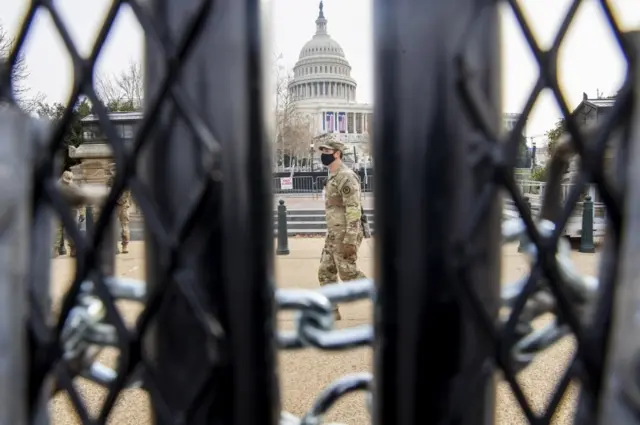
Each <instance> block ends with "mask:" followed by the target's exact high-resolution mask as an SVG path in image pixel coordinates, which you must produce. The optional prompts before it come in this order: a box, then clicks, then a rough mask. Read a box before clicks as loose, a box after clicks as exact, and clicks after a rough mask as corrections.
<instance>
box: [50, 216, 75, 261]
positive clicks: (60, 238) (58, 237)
mask: <svg viewBox="0 0 640 425" xmlns="http://www.w3.org/2000/svg"><path fill="white" fill-rule="evenodd" d="M79 214H80V211H79V210H76V209H72V210H71V216H72V217H73V218H74V220H75V221H76V222H77V220H78V215H79ZM55 226H56V231H55V235H54V237H53V250H54V252H56V253H57V252H58V248H59V247H60V245H62V244H64V240H65V239H66V240H67V243H68V244H69V254H70V255H75V253H76V243H75V242H74V241H73V239H72V238H70V237H69V236H68V234H65V233H67V232H65V231H64V230H63V226H62V223H61V222H60V220H57V223H56V225H55Z"/></svg>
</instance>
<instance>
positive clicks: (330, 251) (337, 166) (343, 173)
mask: <svg viewBox="0 0 640 425" xmlns="http://www.w3.org/2000/svg"><path fill="white" fill-rule="evenodd" d="M318 150H319V151H320V152H321V156H320V159H321V161H322V163H323V164H324V165H326V166H327V167H328V168H329V177H328V178H327V182H326V186H325V190H326V193H325V211H326V219H327V237H326V239H325V243H324V249H323V250H322V256H321V258H320V268H319V270H318V280H319V282H320V285H321V286H323V285H327V284H330V283H335V282H337V281H338V276H340V279H341V280H342V281H343V282H344V281H349V280H355V279H364V278H366V276H365V274H364V273H362V272H361V271H360V270H359V269H358V266H357V264H356V262H357V260H358V248H360V244H361V243H362V239H363V238H364V232H363V228H362V223H361V219H362V202H361V200H360V180H359V179H358V176H357V175H356V173H355V172H354V171H353V170H350V169H349V168H347V166H345V165H344V163H343V162H342V157H343V154H344V151H345V145H344V144H342V143H340V142H337V141H330V142H325V143H323V144H321V145H320V146H319V147H318ZM334 314H335V318H336V320H340V319H341V316H340V311H339V310H338V307H337V306H336V307H335V311H334Z"/></svg>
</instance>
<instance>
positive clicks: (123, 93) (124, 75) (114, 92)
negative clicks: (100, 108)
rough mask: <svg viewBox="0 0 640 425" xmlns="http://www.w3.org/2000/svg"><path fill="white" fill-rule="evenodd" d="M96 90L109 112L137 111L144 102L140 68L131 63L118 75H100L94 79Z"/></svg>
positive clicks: (137, 64)
mask: <svg viewBox="0 0 640 425" xmlns="http://www.w3.org/2000/svg"><path fill="white" fill-rule="evenodd" d="M96 90H97V92H98V96H99V97H100V99H101V100H102V102H103V103H104V104H105V105H106V106H107V108H108V109H109V110H111V111H119V112H130V111H139V110H141V109H142V102H143V100H144V79H143V73H142V67H141V66H140V64H139V63H138V62H134V61H131V62H129V65H128V66H127V67H126V68H125V69H124V70H122V71H121V72H120V73H119V74H114V75H109V76H105V75H101V76H99V77H98V78H96Z"/></svg>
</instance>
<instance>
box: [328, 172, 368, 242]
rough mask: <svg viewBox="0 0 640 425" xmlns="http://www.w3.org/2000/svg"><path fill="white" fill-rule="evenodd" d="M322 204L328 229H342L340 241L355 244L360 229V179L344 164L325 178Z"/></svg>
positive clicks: (330, 230)
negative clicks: (325, 183)
mask: <svg viewBox="0 0 640 425" xmlns="http://www.w3.org/2000/svg"><path fill="white" fill-rule="evenodd" d="M324 205H325V211H326V218H327V229H328V231H329V232H332V231H334V232H335V231H342V230H344V231H345V235H344V239H343V241H342V243H344V244H346V245H355V244H356V242H357V239H358V234H359V233H360V232H361V231H362V230H361V224H360V216H361V206H362V204H361V201H360V180H359V179H358V176H357V175H356V173H354V172H353V171H352V170H350V169H348V168H347V167H346V166H344V165H342V166H341V167H340V168H338V169H337V170H336V171H335V172H334V173H332V174H331V175H330V176H329V178H328V179H327V186H326V194H325V201H324Z"/></svg>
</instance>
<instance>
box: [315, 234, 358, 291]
mask: <svg viewBox="0 0 640 425" xmlns="http://www.w3.org/2000/svg"><path fill="white" fill-rule="evenodd" d="M344 234H345V232H344V230H338V231H335V230H329V231H328V232H327V237H326V239H325V241H324V249H323V250H322V256H321V257H320V268H319V269H318V281H319V282H320V285H321V286H324V285H327V284H330V283H335V282H337V281H338V277H340V280H342V281H343V282H346V281H349V280H356V279H364V278H366V276H365V274H364V273H362V272H361V271H360V269H358V265H357V264H356V262H357V261H358V253H357V252H356V254H355V255H353V256H351V257H348V258H345V256H344V254H343V252H342V240H343V239H344ZM363 237H364V235H363V234H362V231H361V232H360V233H359V234H358V240H357V242H356V247H357V248H360V244H362V239H363Z"/></svg>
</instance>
